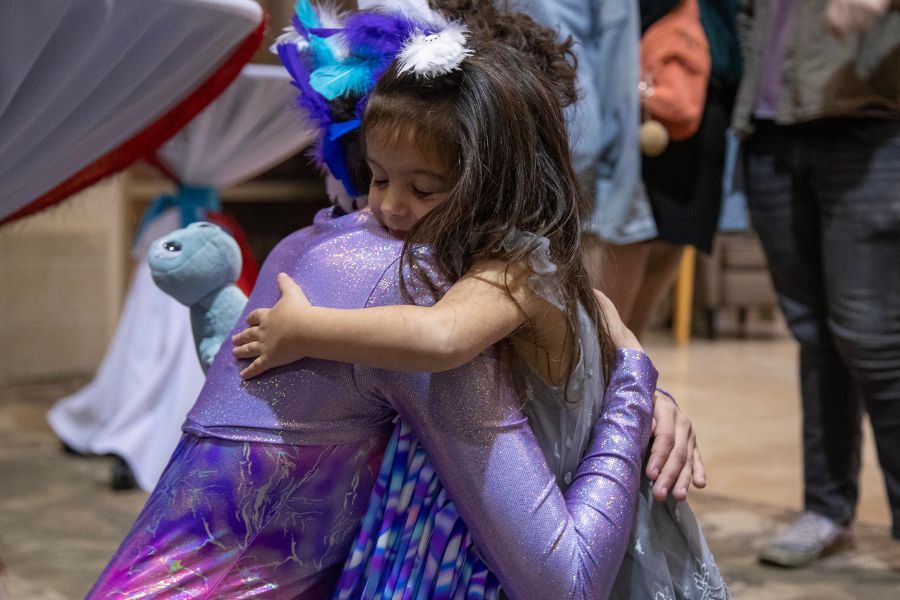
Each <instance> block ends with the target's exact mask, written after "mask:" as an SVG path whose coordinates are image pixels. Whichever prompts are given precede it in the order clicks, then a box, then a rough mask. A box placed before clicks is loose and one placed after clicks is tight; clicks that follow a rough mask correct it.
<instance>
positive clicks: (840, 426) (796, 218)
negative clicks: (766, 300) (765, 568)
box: [744, 119, 900, 538]
mask: <svg viewBox="0 0 900 600" xmlns="http://www.w3.org/2000/svg"><path fill="white" fill-rule="evenodd" d="M744 161H745V163H744V166H745V168H746V172H745V174H746V186H747V196H748V199H749V203H750V215H751V218H752V220H753V225H754V227H755V228H756V230H757V231H758V233H759V236H760V238H761V240H762V243H763V247H764V248H765V251H766V255H767V257H768V261H769V268H770V270H771V273H772V280H773V282H774V284H775V289H776V291H777V292H778V299H779V302H780V304H781V309H782V310H783V311H784V315H785V317H786V319H787V322H788V325H789V327H790V329H791V332H792V333H793V335H794V337H795V338H797V341H798V342H799V343H800V387H801V394H802V396H803V454H804V456H803V467H804V500H805V505H806V508H807V509H808V510H814V511H816V512H819V513H821V514H824V515H826V516H828V517H830V518H832V519H834V520H836V521H838V522H840V523H849V522H850V521H852V519H853V516H854V512H855V508H856V501H857V496H858V479H859V477H858V476H859V465H860V435H861V431H860V416H861V411H862V407H863V406H865V409H866V410H867V411H868V413H869V418H870V420H871V422H872V427H873V429H874V432H875V443H876V447H877V449H878V459H879V462H880V463H881V467H882V470H883V472H884V478H885V485H886V487H887V492H888V499H889V501H890V506H891V515H892V518H893V535H894V537H897V538H900V120H887V119H865V120H863V119H829V120H822V121H819V122H816V123H814V124H809V125H802V126H791V127H785V126H777V125H773V124H771V123H759V124H758V127H757V130H756V132H755V133H754V134H753V135H752V136H751V137H750V138H749V139H748V140H747V142H746V143H745V145H744ZM860 400H861V401H862V402H860Z"/></svg>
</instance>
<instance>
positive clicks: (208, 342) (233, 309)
mask: <svg viewBox="0 0 900 600" xmlns="http://www.w3.org/2000/svg"><path fill="white" fill-rule="evenodd" d="M246 305H247V296H245V295H244V292H242V291H241V290H240V289H238V287H237V286H236V285H234V284H229V285H227V286H225V287H223V288H222V289H220V290H218V291H217V292H215V293H214V294H212V295H211V298H210V301H209V302H208V303H207V302H199V303H198V304H195V305H194V306H192V307H191V325H192V329H193V332H194V344H195V345H196V348H197V357H198V358H199V359H200V366H201V367H202V368H203V372H204V373H205V372H206V371H207V370H208V369H209V367H210V365H211V364H212V362H213V359H215V357H216V354H218V352H219V348H220V347H221V346H222V343H223V342H224V341H225V340H226V338H228V334H229V333H231V330H232V329H233V328H234V325H235V323H237V320H238V318H240V316H241V313H242V312H243V311H244V307H245V306H246ZM207 306H208V308H206V307H207Z"/></svg>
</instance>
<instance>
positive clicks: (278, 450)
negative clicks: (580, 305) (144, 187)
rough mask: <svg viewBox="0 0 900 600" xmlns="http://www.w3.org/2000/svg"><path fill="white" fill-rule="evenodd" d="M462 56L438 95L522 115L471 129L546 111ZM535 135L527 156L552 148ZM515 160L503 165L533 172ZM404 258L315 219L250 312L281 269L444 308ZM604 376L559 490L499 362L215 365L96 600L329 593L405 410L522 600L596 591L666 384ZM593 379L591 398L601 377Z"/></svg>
mask: <svg viewBox="0 0 900 600" xmlns="http://www.w3.org/2000/svg"><path fill="white" fill-rule="evenodd" d="M411 29H412V28H411ZM413 31H416V30H413ZM466 50H468V51H472V52H473V53H472V54H471V55H469V53H468V52H465V53H463V56H464V57H465V58H466V60H464V61H463V62H462V63H461V64H460V66H459V69H457V70H456V71H454V72H456V73H457V75H456V76H454V77H453V79H452V80H448V79H446V78H438V79H436V80H435V82H436V83H437V84H438V85H440V86H444V85H446V84H448V83H453V82H456V81H457V78H458V80H459V84H460V85H465V84H466V82H471V81H472V80H473V79H478V80H479V81H481V82H482V83H484V84H485V85H489V86H490V88H491V93H490V94H485V95H471V94H466V93H464V92H463V91H462V90H460V91H458V92H454V91H453V90H452V89H448V90H447V92H448V94H449V96H447V97H448V98H449V99H451V100H453V101H462V100H465V101H473V102H476V103H477V106H475V107H470V108H469V109H468V110H469V114H471V115H482V114H484V111H490V112H492V113H498V111H497V110H496V108H497V107H496V104H495V103H496V102H497V97H498V96H497V93H498V92H500V90H501V87H500V86H501V85H502V89H503V90H505V93H506V94H509V95H510V98H509V100H510V103H511V105H512V106H511V107H512V108H514V109H515V111H516V113H517V114H513V113H508V114H499V113H498V114H499V116H500V119H501V120H500V122H495V121H487V120H484V119H475V121H474V125H475V126H476V127H484V126H486V125H488V124H490V125H492V126H496V125H502V126H505V127H510V126H513V127H517V126H519V125H521V124H523V123H525V121H523V119H524V117H525V116H526V115H530V114H531V113H532V112H535V113H539V112H540V111H541V110H543V111H544V113H547V112H548V107H552V106H553V100H552V98H550V97H549V94H548V93H547V91H546V88H545V86H544V85H543V83H542V82H541V81H540V80H539V79H538V78H537V77H535V76H534V75H533V74H532V73H531V72H530V71H529V69H528V66H527V64H525V63H524V61H523V60H522V57H521V56H520V55H519V54H518V53H516V52H515V51H512V50H510V49H509V48H508V47H505V46H501V45H490V44H487V45H479V46H478V47H477V48H471V49H466ZM395 71H396V70H395ZM513 73H515V78H514V79H510V77H509V75H508V74H513ZM505 74H507V75H505ZM400 79H402V80H405V81H406V82H407V83H408V84H409V86H410V87H409V89H410V91H411V92H415V91H416V90H418V89H421V80H420V79H419V78H418V76H416V75H406V76H401V77H400ZM370 101H371V100H370ZM549 113H550V116H553V115H555V114H557V113H558V111H555V112H554V111H552V110H549ZM557 117H558V115H557ZM528 122H530V120H529V121H528ZM553 123H554V122H553V121H551V122H550V123H549V124H548V125H553ZM556 128H557V131H556V137H557V138H559V140H561V142H560V144H557V145H556V146H555V147H557V148H565V141H564V140H565V138H564V131H563V129H562V127H561V121H560V120H557V121H556ZM500 140H501V138H494V139H493V140H491V139H488V138H486V137H484V135H483V134H479V135H477V136H476V138H474V139H473V141H474V142H475V143H493V144H497V143H499V142H500ZM528 141H529V143H528V144H523V145H522V147H521V150H522V151H526V150H531V149H533V146H534V143H536V142H537V143H540V144H541V145H542V146H544V145H547V144H545V143H544V140H531V139H529V140H528ZM551 150H552V148H547V149H546V151H547V152H550V151H551ZM512 158H513V157H509V158H507V159H506V160H505V161H504V162H505V163H506V164H505V168H506V169H510V168H512V166H514V165H519V164H522V162H521V161H519V160H511V159H512ZM517 158H522V159H523V160H530V161H532V162H533V161H534V160H535V157H534V155H533V154H532V155H531V157H530V158H529V157H527V156H524V157H517ZM560 158H561V159H562V160H563V161H564V160H565V155H563V156H561V157H560ZM554 164H556V161H554ZM559 164H562V165H564V164H565V163H564V162H563V163H559ZM498 166H499V164H498ZM523 183H525V182H523ZM530 183H537V182H530ZM571 185H572V186H574V185H575V183H574V181H572V182H571ZM573 223H574V225H576V226H577V220H576V221H574V222H573ZM402 246H403V245H402V243H401V242H400V241H399V240H397V239H395V238H394V237H392V236H391V235H390V234H389V233H388V232H387V231H385V229H384V228H383V227H382V225H381V224H380V223H379V222H378V221H377V220H376V218H375V216H374V215H373V213H369V212H365V213H356V214H351V215H347V216H344V217H340V218H334V217H333V216H331V215H330V214H322V215H320V216H319V218H318V219H317V220H316V223H315V224H314V225H313V227H311V228H308V229H306V230H302V231H300V232H298V233H296V234H294V235H292V236H290V237H288V238H287V239H286V240H285V241H284V242H282V244H280V245H279V246H278V248H277V249H276V250H274V251H273V252H272V254H271V255H270V257H269V259H268V260H267V261H266V264H265V265H264V267H263V269H262V273H261V275H260V283H259V285H258V286H257V288H256V289H255V290H254V292H253V294H252V296H251V298H250V301H249V303H248V310H251V309H253V308H256V307H259V306H270V305H272V304H273V303H274V301H275V300H276V299H277V294H278V290H277V288H276V287H275V276H276V274H277V273H278V272H280V271H285V272H288V273H290V274H291V275H292V276H293V277H294V278H296V280H297V281H299V282H300V283H302V284H303V285H304V286H305V287H306V288H307V291H308V293H309V294H310V297H311V298H312V299H313V301H315V302H317V303H320V304H324V305H328V306H332V307H336V308H349V307H363V306H367V305H380V304H396V303H399V302H402V301H404V300H407V299H409V296H407V295H405V294H404V293H403V290H404V289H405V290H406V292H408V294H410V295H411V296H412V299H413V300H418V301H419V302H426V301H430V300H433V294H434V291H435V290H434V289H433V288H431V287H430V286H428V285H427V282H429V281H430V282H431V283H435V284H438V285H440V286H441V287H446V281H444V280H443V278H442V276H441V274H440V273H438V272H436V271H435V270H434V268H433V265H434V264H435V262H436V261H439V260H440V259H441V258H442V256H441V254H440V252H435V253H434V254H433V255H432V256H430V257H427V256H425V257H423V258H425V259H426V262H418V263H417V264H418V266H419V267H421V269H417V268H415V267H409V266H407V267H405V268H404V269H402V270H401V268H400V264H401V262H403V261H400V260H398V257H399V256H400V254H401V250H402ZM401 280H402V281H403V282H405V284H406V285H405V286H403V285H401ZM588 293H589V291H588ZM610 367H611V369H610V370H611V372H612V380H611V385H610V386H609V389H610V390H612V391H611V392H610V394H609V395H608V398H607V409H606V411H605V412H604V414H603V416H602V417H600V418H599V419H598V420H597V421H596V422H595V423H592V424H591V425H592V426H593V428H594V430H595V435H594V436H593V441H592V444H591V446H590V448H589V451H588V452H587V453H586V455H585V458H584V459H582V461H581V463H580V466H579V469H578V471H577V472H576V473H575V474H574V482H573V484H572V486H571V487H570V489H569V491H568V492H567V495H566V496H565V497H564V496H563V495H562V494H561V493H560V491H559V489H558V488H557V486H556V480H555V477H554V475H553V473H552V472H551V471H550V470H549V469H548V468H547V466H546V463H545V461H544V458H543V454H542V452H541V450H540V446H539V444H538V443H537V441H536V440H535V438H534V436H533V433H532V431H531V429H530V428H529V427H528V424H527V421H526V420H525V419H524V418H523V415H522V413H521V411H520V410H519V406H520V404H521V398H520V396H519V395H518V393H517V390H516V387H515V386H514V385H513V381H512V380H511V375H510V372H509V371H508V369H507V367H506V362H505V361H504V360H500V359H499V357H498V354H497V353H496V352H494V351H491V352H488V353H485V354H483V355H481V356H479V357H477V358H476V359H475V360H473V361H472V362H470V363H469V364H467V365H466V366H464V367H463V368H460V369H455V370H452V371H448V372H446V373H441V374H434V375H429V374H424V373H417V374H404V373H397V372H390V371H384V370H378V369H369V368H364V367H355V366H353V365H349V364H346V363H335V362H328V361H316V360H308V361H300V362H298V363H295V364H293V365H291V366H289V367H286V368H282V369H279V370H274V371H273V372H272V373H270V374H267V375H266V376H263V377H259V378H256V379H254V380H253V381H251V382H246V383H242V382H241V379H240V375H239V365H238V364H236V362H235V361H234V359H233V358H232V357H231V356H230V353H229V352H227V350H226V351H225V352H221V353H220V354H219V356H218V357H217V359H216V361H215V362H214V364H213V366H212V368H211V369H210V373H209V377H208V379H207V383H206V386H205V387H204V390H203V392H202V393H201V395H200V398H199V399H198V402H197V404H196V405H195V407H194V408H193V409H192V411H191V412H190V414H189V416H188V420H187V422H186V424H185V436H184V438H183V440H182V442H181V443H180V445H179V448H178V449H177V450H176V452H175V454H174V455H173V459H172V461H171V462H170V464H169V466H168V467H167V470H166V472H165V473H164V474H163V476H162V477H161V479H160V482H159V484H158V485H157V488H156V490H155V491H154V493H153V494H152V495H151V497H150V499H149V500H148V504H147V506H146V507H145V509H144V511H143V512H142V513H141V515H140V516H139V517H138V521H137V522H136V524H135V526H134V527H133V529H132V531H131V533H130V534H129V535H128V537H127V538H126V540H125V542H124V544H123V546H122V547H121V548H120V550H119V552H118V553H117V555H116V556H115V557H114V558H113V561H112V562H111V564H110V565H109V566H108V568H107V569H106V571H105V572H104V574H103V575H102V576H101V578H100V580H99V581H98V582H97V584H96V585H95V587H94V589H93V590H92V591H91V593H90V595H89V597H91V598H103V597H129V596H131V597H141V596H146V595H149V594H151V593H156V594H161V595H165V594H166V593H169V594H171V593H174V590H179V592H180V593H186V594H188V593H189V594H193V595H196V596H206V597H227V598H240V597H247V596H251V595H253V596H265V595H266V594H268V595H269V596H270V597H321V596H325V595H329V594H330V593H331V592H332V591H333V589H334V585H335V582H336V579H337V577H338V575H339V574H340V571H341V568H342V565H343V560H344V558H345V557H346V556H347V554H348V551H349V547H350V545H351V543H352V540H353V537H354V536H355V535H356V533H357V530H358V527H359V523H360V519H361V517H362V514H363V513H364V511H365V506H366V503H367V500H368V494H369V491H370V490H371V488H372V485H373V481H374V479H375V474H376V471H377V466H378V464H379V461H380V459H381V455H382V451H383V448H384V446H385V443H386V440H387V436H388V434H389V431H390V428H391V426H392V419H393V417H394V416H395V415H397V414H400V415H401V416H403V417H404V418H405V419H406V420H407V422H408V423H409V424H410V426H411V427H412V428H413V430H414V431H415V432H416V434H417V436H418V437H419V438H420V439H422V440H424V441H425V443H426V445H427V446H428V447H429V448H430V449H433V452H432V453H431V455H430V458H431V461H432V464H433V465H434V466H435V470H436V471H437V472H438V473H439V474H440V476H441V481H442V482H443V484H444V485H445V487H446V488H447V490H448V492H449V493H450V494H451V496H452V497H453V498H454V501H455V503H456V505H457V507H458V508H459V511H460V514H461V515H462V516H463V517H464V518H465V520H466V523H467V524H468V526H469V529H470V531H471V532H472V534H473V539H474V540H475V541H476V542H477V543H478V544H479V548H480V550H481V552H482V553H483V554H484V556H485V558H486V560H487V563H488V564H490V565H491V567H492V569H493V571H494V573H496V574H497V576H498V578H499V579H500V581H501V582H502V583H503V585H504V587H506V588H507V589H508V590H509V591H510V593H512V594H513V595H515V596H518V597H527V596H528V595H533V596H536V597H557V596H561V595H562V596H566V595H573V594H574V595H578V596H582V597H591V598H596V597H602V596H603V595H605V594H606V593H607V592H608V590H609V585H610V583H611V581H612V576H613V574H614V573H615V571H616V567H617V565H618V563H619V561H620V560H621V556H622V553H623V552H624V550H625V548H624V546H625V544H626V542H627V531H628V530H629V529H630V523H631V511H632V510H633V506H634V498H635V495H636V493H637V485H638V472H639V469H640V463H641V455H642V449H643V448H644V446H645V445H646V443H647V441H648V438H649V430H650V420H651V410H652V393H653V387H654V384H655V370H654V369H653V367H652V365H651V364H650V363H649V360H648V359H647V357H646V356H645V355H644V354H643V353H641V352H639V351H635V350H621V351H619V352H618V353H617V354H616V362H615V364H614V365H612V364H611V365H610ZM592 381H593V383H592V385H593V386H596V387H597V389H596V390H594V392H593V393H597V394H599V393H600V390H599V385H600V378H599V377H598V378H595V379H593V380H592ZM599 515H605V516H604V517H600V518H598V516H599ZM510 547H515V548H517V549H518V553H517V554H516V555H515V556H513V555H512V554H510V553H509V552H508V551H507V550H508V548H510ZM588 565H589V566H588Z"/></svg>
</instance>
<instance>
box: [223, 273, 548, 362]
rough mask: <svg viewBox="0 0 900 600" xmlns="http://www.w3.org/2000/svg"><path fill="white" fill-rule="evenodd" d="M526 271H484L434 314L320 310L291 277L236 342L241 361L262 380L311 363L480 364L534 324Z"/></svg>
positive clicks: (452, 292) (458, 286) (425, 310)
mask: <svg viewBox="0 0 900 600" xmlns="http://www.w3.org/2000/svg"><path fill="white" fill-rule="evenodd" d="M528 274H529V273H528V272H527V270H526V269H524V268H518V269H517V268H510V269H509V270H507V266H506V264H505V263H500V262H499V261H483V262H481V263H479V264H476V265H475V266H473V267H472V269H470V270H469V272H467V273H466V274H465V275H464V276H463V277H462V278H461V279H460V280H459V281H457V282H456V283H455V284H454V285H453V286H452V287H451V288H450V289H449V290H447V293H446V294H445V295H444V297H443V298H441V300H440V301H438V302H437V303H436V304H435V305H434V306H431V307H422V306H411V305H403V306H382V307H374V308H365V309H350V310H343V309H332V308H323V307H318V306H312V305H311V304H310V303H309V301H308V300H307V299H306V296H305V295H304V294H303V292H302V290H301V289H300V288H299V286H297V285H296V284H295V283H294V282H293V281H292V280H291V279H290V278H289V277H288V276H287V275H284V274H281V275H279V281H278V283H279V287H280V288H281V291H282V297H281V299H280V300H279V301H278V303H277V304H276V305H275V306H274V307H272V308H271V309H257V310H255V311H253V312H252V313H250V315H248V317H247V323H248V325H250V327H248V328H247V329H245V330H244V331H242V332H240V333H238V334H237V335H235V336H234V338H233V343H234V344H235V346H236V347H235V349H234V355H235V356H236V357H238V358H245V359H253V362H252V363H251V364H250V366H248V367H247V368H246V369H244V371H242V373H241V375H242V376H243V377H245V378H248V377H255V376H256V375H259V374H260V373H263V372H264V371H267V370H268V369H271V368H273V367H276V366H280V365H284V364H288V363H290V362H293V361H295V360H299V359H301V358H304V357H313V358H322V359H327V360H340V361H342V362H352V363H356V364H362V365H367V366H372V367H377V368H383V369H391V370H400V371H445V370H449V369H452V368H455V367H458V366H460V365H463V364H465V363H467V362H469V361H470V360H472V359H473V358H474V357H475V356H477V355H478V354H479V353H481V352H483V351H484V350H485V349H486V348H488V347H489V346H491V345H492V344H494V343H496V342H497V341H499V340H501V339H503V338H505V337H506V336H508V335H509V334H510V333H512V332H513V331H514V330H515V329H516V328H517V327H518V326H520V325H521V324H522V323H523V322H524V321H525V319H526V312H527V311H528V310H529V309H530V306H529V304H530V303H531V302H533V300H532V297H533V294H531V293H529V292H528V291H526V289H525V288H526V287H527V286H526V285H525V279H526V278H527V275H528Z"/></svg>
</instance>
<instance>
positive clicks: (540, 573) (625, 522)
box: [359, 350, 656, 599]
mask: <svg viewBox="0 0 900 600" xmlns="http://www.w3.org/2000/svg"><path fill="white" fill-rule="evenodd" d="M359 373H360V374H361V376H362V380H366V378H367V376H369V375H370V376H371V377H372V381H373V382H374V383H373V385H374V387H375V389H376V392H377V394H378V395H379V396H381V397H382V398H384V399H386V401H388V402H390V403H391V404H392V405H393V406H394V407H395V408H396V409H397V411H398V412H399V413H400V415H401V417H402V418H403V419H405V420H406V421H407V422H408V423H409V424H410V425H411V426H412V427H413V428H414V430H415V432H416V435H417V436H418V437H419V439H420V440H421V441H422V443H423V445H424V447H425V449H426V451H427V452H428V454H429V458H430V460H431V463H432V464H433V466H434V468H435V470H436V471H437V473H438V475H439V476H440V479H441V481H442V483H443V484H444V486H445V487H446V489H447V491H448V492H449V493H450V496H451V497H452V498H453V500H454V502H455V503H456V505H457V507H458V509H459V512H460V515H462V517H463V519H464V520H465V522H466V524H467V525H468V526H469V529H470V531H471V533H472V535H473V537H474V539H475V541H476V543H477V544H478V546H479V549H480V550H481V553H482V555H483V556H484V558H485V560H486V562H487V564H488V565H489V566H490V567H491V569H492V570H493V571H494V572H495V573H496V574H497V576H498V577H499V579H500V581H501V583H502V585H503V587H504V588H505V589H506V590H507V591H508V592H509V594H510V596H511V597H513V598H591V599H595V598H605V597H606V596H607V595H608V593H609V590H610V588H611V585H612V583H613V581H614V580H615V577H616V573H617V571H618V567H619V564H620V562H621V560H622V557H623V556H624V552H625V549H626V545H627V541H628V539H629V532H630V529H631V524H632V519H633V510H634V507H635V500H636V497H637V490H638V485H639V480H640V471H641V460H642V454H643V449H644V448H645V447H646V445H647V442H648V439H649V436H650V426H651V414H652V410H653V400H652V399H653V393H654V390H655V385H656V370H655V369H654V368H653V365H652V364H651V362H650V360H649V358H647V356H646V355H645V354H643V353H642V352H639V351H636V350H619V351H618V352H617V362H616V364H615V365H614V369H613V375H612V378H611V380H610V382H609V386H608V391H607V399H606V408H605V410H604V413H603V415H602V416H601V417H600V419H599V420H598V421H597V423H596V425H595V427H594V431H593V438H592V441H591V443H590V445H589V447H588V450H587V452H586V453H585V456H584V458H583V459H582V461H581V464H580V467H579V469H578V471H577V472H576V474H575V477H574V480H573V482H572V485H571V487H570V488H569V489H568V490H567V492H566V493H565V494H563V493H562V492H561V491H560V490H559V488H558V487H557V485H556V480H555V478H554V476H553V474H552V473H551V472H550V471H549V469H548V467H547V465H546V462H545V460H544V456H543V454H542V453H541V450H540V447H539V446H538V444H537V441H536V440H535V437H534V434H533V432H532V431H531V429H530V428H529V426H528V423H527V420H526V418H525V417H524V415H523V414H522V412H521V410H520V408H521V405H522V402H523V399H522V398H521V397H519V396H518V395H517V394H516V393H515V391H514V388H513V386H512V385H511V384H510V381H509V377H508V374H507V371H506V369H505V367H504V366H503V364H502V363H501V362H499V361H497V360H496V359H495V358H494V357H492V356H491V355H489V354H483V355H480V356H479V357H478V358H476V359H475V360H474V361H473V362H472V363H470V364H468V365H466V366H465V367H462V368H460V369H455V370H452V371H448V372H444V373H435V374H431V375H429V374H421V373H420V374H405V373H396V372H386V371H368V370H365V369H361V370H360V371H359ZM367 374H368V375H367Z"/></svg>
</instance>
